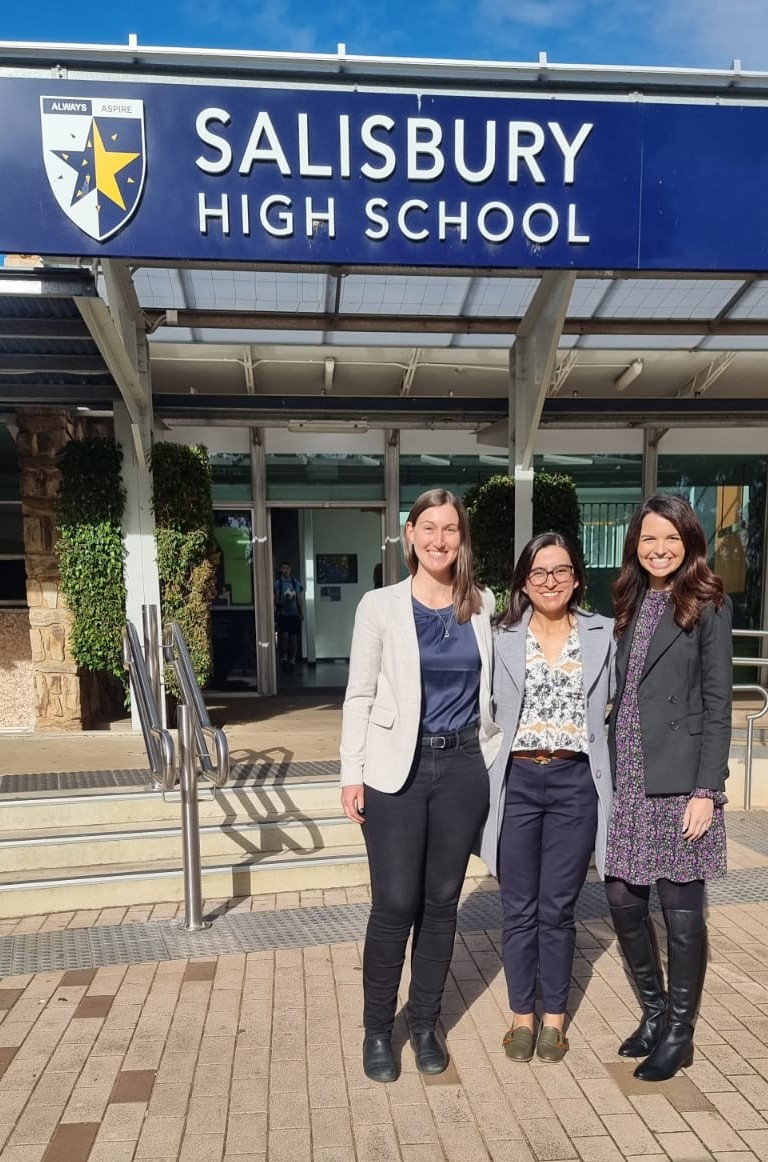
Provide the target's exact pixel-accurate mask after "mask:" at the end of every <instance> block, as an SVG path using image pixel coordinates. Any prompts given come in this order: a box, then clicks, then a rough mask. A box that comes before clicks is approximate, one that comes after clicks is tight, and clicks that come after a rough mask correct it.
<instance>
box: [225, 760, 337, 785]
mask: <svg viewBox="0 0 768 1162" xmlns="http://www.w3.org/2000/svg"><path fill="white" fill-rule="evenodd" d="M339 769H340V764H339V760H338V759H327V760H323V761H320V760H318V761H313V762H294V763H291V762H285V763H276V762H269V763H237V764H236V765H235V766H234V767H233V768H232V773H231V779H232V781H233V782H236V783H243V782H251V781H253V782H254V783H261V782H264V781H265V780H266V779H270V780H277V781H278V782H279V781H280V780H281V779H288V778H290V779H314V778H324V779H331V778H337V777H338V774H339Z"/></svg>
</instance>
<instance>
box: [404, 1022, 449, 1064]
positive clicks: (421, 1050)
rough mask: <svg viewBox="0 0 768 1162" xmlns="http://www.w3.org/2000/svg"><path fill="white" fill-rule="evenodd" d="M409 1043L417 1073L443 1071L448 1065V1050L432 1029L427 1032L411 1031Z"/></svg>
mask: <svg viewBox="0 0 768 1162" xmlns="http://www.w3.org/2000/svg"><path fill="white" fill-rule="evenodd" d="M411 1045H412V1046H413V1052H414V1054H415V1056H416V1068H417V1069H418V1071H419V1073H443V1072H444V1070H445V1069H447V1067H448V1050H447V1049H446V1048H445V1046H444V1045H443V1044H442V1043H441V1041H440V1040H439V1039H438V1036H437V1033H436V1032H435V1030H434V1029H430V1030H429V1032H428V1033H411Z"/></svg>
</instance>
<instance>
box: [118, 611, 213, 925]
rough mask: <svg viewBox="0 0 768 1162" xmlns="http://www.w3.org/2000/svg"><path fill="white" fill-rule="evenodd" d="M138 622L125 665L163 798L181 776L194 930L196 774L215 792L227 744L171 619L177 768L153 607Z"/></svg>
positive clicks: (126, 644) (129, 632) (188, 910)
mask: <svg viewBox="0 0 768 1162" xmlns="http://www.w3.org/2000/svg"><path fill="white" fill-rule="evenodd" d="M142 626H143V630H144V648H143V650H142V645H141V642H140V641H139V635H138V633H137V631H136V627H135V626H134V625H131V624H130V623H129V624H127V625H126V626H125V627H124V629H123V663H124V665H125V668H126V669H127V670H128V673H129V675H130V679H131V690H132V692H133V698H134V701H135V704H136V708H137V710H138V715H139V722H140V724H141V732H142V735H143V737H144V745H145V747H146V749H147V758H148V760H149V765H150V769H151V771H152V777H153V779H154V780H155V782H156V783H157V784H159V786H160V787H161V788H162V790H163V795H164V797H165V792H166V791H170V790H172V789H173V788H174V787H175V785H176V779H177V777H178V778H179V783H180V794H181V836H182V856H183V872H184V927H185V928H187V929H189V930H190V931H193V932H194V931H199V930H200V929H202V928H207V927H208V924H207V923H206V921H205V920H203V891H202V869H201V862H200V813H199V810H198V774H201V775H203V776H204V777H205V778H206V779H209V780H210V782H212V783H213V793H214V795H215V794H216V791H217V790H218V788H219V787H223V786H224V785H225V783H226V782H227V780H228V778H229V746H228V744H227V739H226V737H225V735H224V732H223V731H222V730H219V729H218V728H217V727H214V726H213V725H212V724H211V720H210V718H209V716H208V710H207V709H206V705H205V702H204V701H203V695H202V692H201V690H200V686H199V685H198V682H197V678H196V677H195V671H194V669H193V667H192V661H191V659H190V656H189V650H188V649H187V643H186V642H185V640H184V634H183V633H182V631H181V627H180V626H179V625H178V623H177V622H175V621H174V622H171V624H170V625H169V626H168V627H167V629H166V631H165V634H164V635H163V650H162V660H164V661H165V662H166V663H167V664H168V665H170V666H172V667H173V671H174V674H175V676H176V682H177V685H178V688H179V693H180V697H179V704H178V707H177V715H178V758H179V764H178V770H177V768H176V763H175V755H176V751H175V749H174V745H173V738H172V736H171V734H170V732H169V731H168V730H166V729H165V727H164V726H163V713H162V710H163V707H162V697H163V691H162V681H161V677H162V675H161V654H160V630H159V619H158V613H157V607H156V606H153V605H145V606H143V607H142Z"/></svg>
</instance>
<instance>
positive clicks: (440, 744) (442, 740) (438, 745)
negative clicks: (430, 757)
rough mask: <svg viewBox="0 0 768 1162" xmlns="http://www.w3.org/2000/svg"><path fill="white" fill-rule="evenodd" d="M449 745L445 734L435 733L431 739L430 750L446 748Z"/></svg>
mask: <svg viewBox="0 0 768 1162" xmlns="http://www.w3.org/2000/svg"><path fill="white" fill-rule="evenodd" d="M447 746H448V739H447V738H446V737H445V735H444V734H433V735H432V737H431V738H430V740H429V747H430V750H445V748H446V747H447Z"/></svg>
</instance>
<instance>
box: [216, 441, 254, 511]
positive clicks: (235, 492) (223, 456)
mask: <svg viewBox="0 0 768 1162" xmlns="http://www.w3.org/2000/svg"><path fill="white" fill-rule="evenodd" d="M208 463H209V464H210V466H211V484H212V489H211V492H212V496H213V499H214V502H216V501H218V502H221V501H229V502H232V501H237V500H250V499H251V457H250V453H249V452H213V453H211V454H209V456H208Z"/></svg>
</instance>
